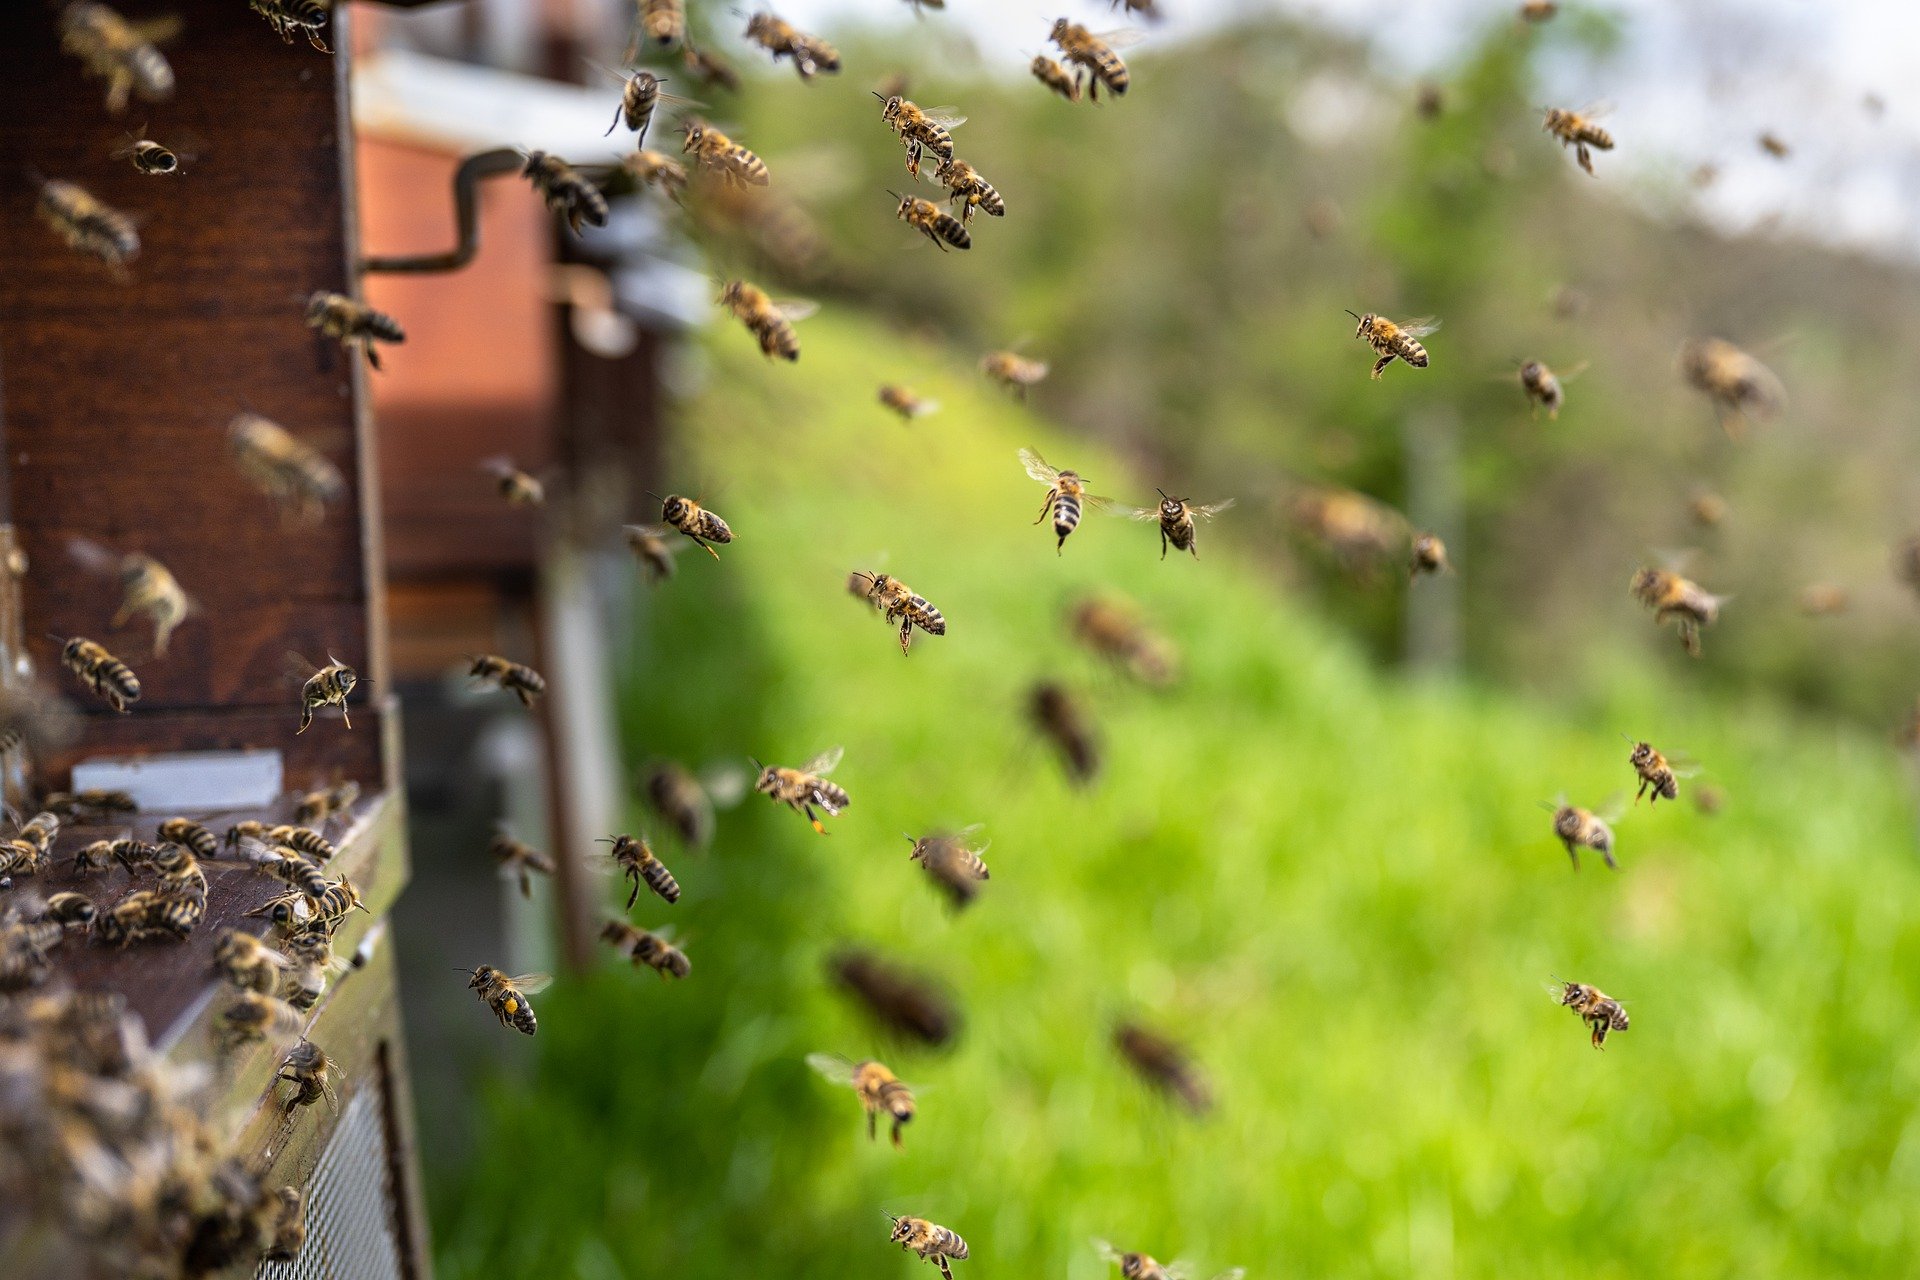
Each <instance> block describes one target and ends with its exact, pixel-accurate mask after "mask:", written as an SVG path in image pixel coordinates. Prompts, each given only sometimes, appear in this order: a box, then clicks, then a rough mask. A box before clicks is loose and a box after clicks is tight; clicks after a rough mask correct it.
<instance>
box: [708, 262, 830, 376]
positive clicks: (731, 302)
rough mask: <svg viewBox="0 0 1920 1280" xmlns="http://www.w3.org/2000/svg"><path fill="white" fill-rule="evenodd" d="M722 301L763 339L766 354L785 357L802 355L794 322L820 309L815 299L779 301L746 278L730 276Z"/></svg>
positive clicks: (761, 344) (723, 291)
mask: <svg viewBox="0 0 1920 1280" xmlns="http://www.w3.org/2000/svg"><path fill="white" fill-rule="evenodd" d="M720 305H721V306H723V307H725V308H726V309H727V310H728V311H730V312H732V313H733V316H734V318H735V319H736V320H738V321H739V322H740V323H741V324H743V325H745V326H747V332H749V333H751V334H752V335H753V336H754V337H756V338H758V339H759V340H760V350H761V352H762V353H763V354H765V355H766V356H768V357H773V356H779V357H780V358H781V359H782V360H798V359H799V358H800V339H799V338H797V337H795V336H794V332H793V326H794V323H795V322H796V321H800V320H805V319H806V318H807V317H808V316H810V315H812V314H813V313H814V312H815V311H817V310H819V308H818V307H816V306H814V304H813V303H811V302H801V301H797V300H796V301H791V302H775V301H774V300H773V299H772V298H769V297H768V296H767V294H766V292H765V291H764V290H762V289H760V288H759V287H758V286H757V285H751V284H748V283H747V282H746V281H745V280H729V281H728V282H727V285H726V287H725V288H724V289H722V290H721V291H720Z"/></svg>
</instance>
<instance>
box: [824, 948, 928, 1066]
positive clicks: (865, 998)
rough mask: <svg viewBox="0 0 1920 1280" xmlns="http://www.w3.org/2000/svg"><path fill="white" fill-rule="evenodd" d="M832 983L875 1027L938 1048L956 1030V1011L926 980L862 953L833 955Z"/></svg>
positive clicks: (852, 952)
mask: <svg viewBox="0 0 1920 1280" xmlns="http://www.w3.org/2000/svg"><path fill="white" fill-rule="evenodd" d="M828 972H829V973H830V974H831V975H832V977H833V979H834V981H835V982H837V983H838V984H839V985H840V986H841V987H842V988H844V989H845V990H846V991H847V992H848V993H849V994H851V995H852V996H853V997H854V998H855V999H856V1000H858V1001H859V1002H860V1006H861V1007H862V1008H863V1009H865V1010H866V1011H867V1013H868V1015H869V1016H871V1017H872V1018H873V1019H874V1020H875V1021H876V1022H878V1023H879V1024H880V1025H881V1026H883V1027H885V1028H887V1029H888V1030H889V1031H892V1032H895V1033H897V1034H899V1035H903V1036H907V1037H909V1038H911V1039H913V1040H917V1041H919V1042H920V1043H921V1044H924V1045H929V1046H931V1047H933V1048H939V1047H940V1046H941V1045H944V1044H946V1043H947V1042H948V1041H950V1040H952V1039H953V1038H954V1036H955V1035H957V1034H958V1033H959V1030H960V1011H959V1010H958V1009H957V1008H955V1007H954V1004H953V1001H952V1000H951V999H950V998H949V997H948V996H947V994H946V993H945V992H944V991H942V990H941V989H940V988H939V987H937V986H935V985H934V984H933V983H932V982H931V981H929V980H928V979H927V978H925V977H922V976H921V975H919V974H916V973H913V972H911V971H910V970H906V969H900V968H896V967H895V966H894V965H892V964H889V963H888V962H887V961H885V960H882V959H881V958H880V957H878V956H875V955H871V954H869V953H867V952H864V951H857V950H849V951H841V952H838V953H836V954H835V955H834V956H833V957H832V958H831V959H830V960H829V962H828Z"/></svg>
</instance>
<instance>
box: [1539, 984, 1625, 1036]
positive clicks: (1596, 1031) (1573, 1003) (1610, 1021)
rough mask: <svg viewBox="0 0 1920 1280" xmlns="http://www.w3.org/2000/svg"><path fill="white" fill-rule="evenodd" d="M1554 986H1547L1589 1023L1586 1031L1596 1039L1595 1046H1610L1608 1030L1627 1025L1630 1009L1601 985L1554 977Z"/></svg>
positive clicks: (1623, 1029) (1617, 1029)
mask: <svg viewBox="0 0 1920 1280" xmlns="http://www.w3.org/2000/svg"><path fill="white" fill-rule="evenodd" d="M1554 982H1555V984H1556V986H1555V987H1548V988H1547V990H1548V991H1551V992H1553V994H1554V995H1555V996H1557V997H1558V998H1559V1000H1560V1003H1561V1004H1563V1005H1565V1006H1566V1007H1567V1008H1569V1009H1572V1010H1573V1011H1574V1013H1575V1014H1576V1015H1577V1016H1578V1017H1579V1018H1580V1020H1581V1021H1582V1022H1584V1023H1586V1024H1587V1030H1588V1032H1589V1033H1590V1034H1591V1036H1592V1039H1593V1047H1594V1048H1596V1049H1605V1048H1606V1047H1607V1033H1608V1032H1609V1031H1625V1030H1626V1029H1627V1027H1628V1025H1629V1024H1628V1021H1627V1011H1626V1009H1625V1008H1624V1007H1622V1005H1621V1004H1620V1002H1619V1001H1618V1000H1615V999H1614V998H1613V997H1612V996H1610V995H1608V994H1607V993H1606V992H1604V991H1602V990H1601V989H1600V988H1598V987H1590V986H1588V985H1587V984H1586V983H1584V982H1567V981H1565V980H1563V979H1560V978H1555V979H1554Z"/></svg>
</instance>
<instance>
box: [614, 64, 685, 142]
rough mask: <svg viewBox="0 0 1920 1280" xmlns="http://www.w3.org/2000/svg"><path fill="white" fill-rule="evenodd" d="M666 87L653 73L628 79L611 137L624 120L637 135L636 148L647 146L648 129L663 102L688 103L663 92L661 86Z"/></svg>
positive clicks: (643, 73) (621, 96) (631, 76)
mask: <svg viewBox="0 0 1920 1280" xmlns="http://www.w3.org/2000/svg"><path fill="white" fill-rule="evenodd" d="M616 74H617V73H616ZM665 83H666V81H665V80H663V79H661V78H660V77H659V76H656V75H655V74H653V72H651V71H635V72H633V73H632V74H631V75H628V76H627V77H626V85H625V87H623V88H622V89H621V90H620V105H619V106H618V107H616V108H615V109H614V112H613V123H612V124H610V125H608V126H607V133H608V134H609V135H611V134H612V133H613V131H614V130H615V129H617V128H619V127H620V122H621V121H623V120H624V121H626V125H627V128H628V129H630V130H632V131H633V134H634V139H633V145H634V146H636V147H639V146H644V145H645V144H646V141H647V126H648V125H651V124H652V123H653V113H654V110H655V109H656V108H657V107H659V105H660V104H661V103H662V102H685V101H686V99H685V98H678V97H675V96H674V95H673V94H671V93H667V92H665V91H664V90H662V89H661V88H660V86H661V85H663V84H665Z"/></svg>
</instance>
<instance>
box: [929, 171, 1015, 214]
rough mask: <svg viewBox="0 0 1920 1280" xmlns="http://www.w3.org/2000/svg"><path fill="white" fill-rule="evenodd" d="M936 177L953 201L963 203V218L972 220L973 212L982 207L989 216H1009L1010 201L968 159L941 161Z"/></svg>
mask: <svg viewBox="0 0 1920 1280" xmlns="http://www.w3.org/2000/svg"><path fill="white" fill-rule="evenodd" d="M933 176H934V177H935V178H936V179H937V180H938V181H939V182H940V184H941V185H942V186H944V187H945V188H946V189H947V190H948V191H949V192H950V193H951V194H952V197H953V203H955V204H957V205H959V206H960V221H961V222H962V223H963V224H964V223H969V222H972V221H973V211H974V210H975V209H978V210H980V211H981V212H982V213H984V214H986V215H987V216H988V217H989V218H1004V217H1006V216H1007V202H1006V200H1005V199H1004V198H1002V197H1001V195H1000V192H999V191H998V190H996V189H995V187H994V185H993V184H992V183H991V182H988V181H987V180H986V179H985V178H983V177H981V176H980V171H979V170H978V169H975V168H974V167H973V166H972V165H970V164H968V163H967V162H966V161H965V160H953V159H949V160H942V161H941V162H940V164H939V166H938V167H937V168H935V169H934V171H933Z"/></svg>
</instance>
